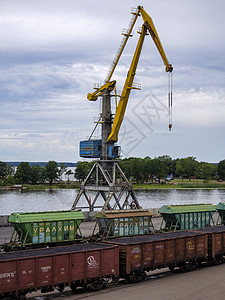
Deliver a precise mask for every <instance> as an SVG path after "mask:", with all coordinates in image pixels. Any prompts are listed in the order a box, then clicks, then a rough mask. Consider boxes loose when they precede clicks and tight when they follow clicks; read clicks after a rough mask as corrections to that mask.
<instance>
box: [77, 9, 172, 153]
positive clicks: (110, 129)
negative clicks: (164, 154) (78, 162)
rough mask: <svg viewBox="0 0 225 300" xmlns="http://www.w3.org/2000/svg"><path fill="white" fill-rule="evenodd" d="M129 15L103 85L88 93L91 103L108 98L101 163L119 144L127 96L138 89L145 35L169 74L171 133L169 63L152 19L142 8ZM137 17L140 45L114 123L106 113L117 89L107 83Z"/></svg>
mask: <svg viewBox="0 0 225 300" xmlns="http://www.w3.org/2000/svg"><path fill="white" fill-rule="evenodd" d="M131 13H132V15H133V16H132V19H131V21H130V25H129V28H128V30H127V31H125V32H123V35H124V37H123V39H122V42H121V44H120V47H119V49H118V51H117V54H116V56H115V57H114V60H113V63H112V65H111V67H110V70H109V72H108V74H107V76H106V79H105V84H104V85H102V86H101V87H99V88H97V89H96V91H95V92H93V93H89V94H88V95H87V98H88V100H90V101H96V100H97V98H98V96H100V95H102V96H104V95H105V96H107V95H108V96H107V97H108V98H107V97H106V98H107V99H108V100H104V102H105V104H106V105H103V108H102V110H103V111H105V112H107V115H105V113H104V112H103V111H102V121H101V122H99V123H101V124H104V125H103V126H102V152H104V155H103V156H102V155H100V154H99V155H100V157H101V158H102V159H106V158H107V157H109V158H110V155H108V154H107V153H108V152H109V150H108V149H107V147H109V146H110V147H112V145H113V144H114V143H115V142H117V141H118V133H119V130H120V127H121V124H122V122H123V118H124V114H125V110H126V107H127V103H128V99H129V96H130V91H131V89H138V87H137V86H134V83H133V81H134V76H135V72H136V69H137V65H138V61H139V58H140V53H141V49H142V46H143V42H144V38H145V35H146V34H147V32H149V33H150V35H151V37H152V39H153V41H154V43H155V45H156V47H157V49H158V51H159V54H160V56H161V58H162V60H163V63H164V65H165V70H166V72H168V73H169V74H170V80H169V83H170V87H169V93H168V97H169V99H168V100H169V101H168V103H169V129H170V130H171V128H172V124H171V123H172V112H171V107H172V76H171V73H172V71H173V67H172V65H171V64H170V63H169V61H168V59H167V57H166V54H165V52H164V49H163V46H162V44H161V41H160V38H159V36H158V33H157V31H156V28H155V26H154V23H153V21H152V19H151V17H150V16H149V15H148V13H147V12H146V11H145V10H144V8H143V6H138V7H137V8H136V9H133V10H132V12H131ZM138 16H141V17H142V19H143V21H144V23H143V25H142V31H141V34H140V38H139V41H138V44H137V47H136V50H135V53H134V56H133V59H132V62H131V65H130V69H129V71H128V74H127V78H126V81H125V84H124V87H123V91H122V94H121V96H120V101H119V104H118V106H117V105H116V112H115V116H114V119H113V120H112V117H111V113H109V110H110V109H111V105H110V103H109V99H110V93H111V92H112V90H113V89H115V87H116V81H115V80H114V81H110V80H111V77H112V75H113V72H114V70H115V68H116V66H117V64H118V62H119V59H120V57H121V55H122V52H123V50H124V48H125V45H126V43H127V41H128V39H129V37H130V36H132V29H133V27H134V25H135V22H136V20H137V18H138ZM115 96H116V95H115ZM106 98H105V99H106ZM110 151H111V150H110ZM110 153H111V152H110ZM83 157H89V156H83ZM114 157H116V156H114Z"/></svg>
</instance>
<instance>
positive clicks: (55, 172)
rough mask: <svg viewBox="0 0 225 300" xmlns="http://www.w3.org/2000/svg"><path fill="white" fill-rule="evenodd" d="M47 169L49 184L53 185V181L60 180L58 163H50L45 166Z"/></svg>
mask: <svg viewBox="0 0 225 300" xmlns="http://www.w3.org/2000/svg"><path fill="white" fill-rule="evenodd" d="M45 169H46V177H47V179H48V180H49V184H50V185H52V182H53V180H54V179H58V178H59V169H58V163H57V162H56V161H54V160H52V161H49V162H48V163H47V165H46V166H45Z"/></svg>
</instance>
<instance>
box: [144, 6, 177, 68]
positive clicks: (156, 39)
mask: <svg viewBox="0 0 225 300" xmlns="http://www.w3.org/2000/svg"><path fill="white" fill-rule="evenodd" d="M140 13H141V16H142V18H143V20H144V24H145V26H146V27H147V28H148V31H149V33H150V34H151V37H152V39H153V41H154V43H155V45H156V47H157V49H158V51H159V53H160V55H161V57H162V60H163V62H164V65H165V66H166V72H172V71H173V67H172V65H171V64H170V63H169V62H168V59H167V57H166V54H165V52H164V50H163V46H162V44H161V42H160V39H159V36H158V33H157V31H156V29H155V26H154V23H153V21H152V18H151V17H150V16H149V15H148V14H147V12H146V11H145V10H144V8H143V7H142V6H141V7H140Z"/></svg>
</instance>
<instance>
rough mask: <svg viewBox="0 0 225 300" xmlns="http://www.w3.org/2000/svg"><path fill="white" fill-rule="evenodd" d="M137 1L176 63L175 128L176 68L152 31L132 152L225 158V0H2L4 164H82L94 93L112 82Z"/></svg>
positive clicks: (127, 140) (124, 62) (128, 127)
mask: <svg viewBox="0 0 225 300" xmlns="http://www.w3.org/2000/svg"><path fill="white" fill-rule="evenodd" d="M138 5H143V6H144V8H145V10H146V11H147V12H148V13H149V15H150V16H151V17H152V19H153V21H154V23H155V27H156V29H157V31H158V34H159V36H160V39H161V42H162V44H163V47H164V50H165V52H166V55H167V58H168V60H169V62H170V63H171V64H172V65H173V67H174V72H173V128H172V131H171V132H169V130H168V108H167V93H168V74H167V73H166V72H165V68H164V64H163V62H162V60H161V57H160V55H159V53H158V52H157V50H156V47H155V45H154V44H153V41H152V39H151V37H150V36H146V38H145V42H144V46H143V50H142V54H141V58H140V61H139V65H138V68H137V72H136V77H135V82H138V83H141V86H142V89H141V90H140V91H136V90H132V91H131V96H130V99H129V104H128V107H127V111H126V115H125V119H124V123H123V125H122V127H121V131H120V135H119V144H120V145H121V147H122V153H123V158H125V157H129V156H138V157H145V156H150V157H156V156H160V155H165V154H167V155H170V156H171V157H172V158H179V157H187V156H195V157H197V160H198V161H208V162H218V161H220V160H222V159H225V138H224V136H225V60H224V53H225V18H224V13H225V2H224V1H223V0H214V1H209V0H204V1H203V0H198V1H196V0H195V1H194V0H188V1H187V0H170V1H166V0H151V1H147V0H143V1H142V3H140V2H139V1H138V2H137V1H133V0H129V1H128V0H123V1H121V0H120V1H118V0H114V1H113V2H112V1H107V0H96V1H92V0H83V1H77V0H48V1H46V0H39V1H37V0H20V1H17V0H7V1H5V0H0V28H1V29H0V40H1V43H0V66H1V72H0V104H1V106H0V109H1V110H0V111H1V113H0V160H1V161H16V160H18V161H49V160H56V161H71V162H76V161H78V160H83V159H81V158H80V157H79V141H80V140H84V139H86V138H87V137H88V136H89V135H90V134H91V132H92V129H93V127H94V123H93V121H94V119H95V118H97V117H98V115H99V113H100V104H101V101H100V99H98V100H97V101H96V102H89V101H88V100H87V98H86V95H87V93H89V92H92V91H93V84H94V83H98V82H101V83H103V82H104V78H105V76H106V74H107V72H108V70H109V67H110V65H111V63H112V61H113V58H114V55H115V53H116V51H117V48H118V47H119V45H120V42H121V39H122V36H121V31H122V29H124V28H127V27H128V24H129V22H130V19H131V14H130V11H131V8H132V7H137V6H138ZM141 25H142V19H141V18H139V19H138V21H137V24H136V26H135V29H134V36H133V37H132V38H131V39H130V40H129V42H128V45H127V47H126V49H125V51H124V56H123V57H122V58H121V60H120V63H119V65H118V66H117V69H116V71H115V73H114V76H113V77H112V79H115V80H117V89H118V90H121V89H122V87H123V84H124V81H125V77H126V74H127V71H128V68H129V65H130V61H131V59H132V55H133V53H134V50H135V46H136V43H137V39H138V34H137V33H136V30H137V27H140V26H141ZM112 102H114V100H113V99H112ZM113 107H115V105H114V103H113ZM97 133H98V134H100V129H99V130H98V132H97ZM98 137H99V138H100V136H98Z"/></svg>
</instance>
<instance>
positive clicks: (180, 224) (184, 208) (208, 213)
mask: <svg viewBox="0 0 225 300" xmlns="http://www.w3.org/2000/svg"><path fill="white" fill-rule="evenodd" d="M215 211H216V208H215V207H214V206H213V205H212V204H186V205H163V206H162V207H161V208H160V209H159V213H161V215H162V217H163V221H162V224H161V229H162V230H166V231H172V230H192V229H199V228H205V227H210V226H212V225H213V226H214V225H215V224H214V220H213V214H214V212H215Z"/></svg>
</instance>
